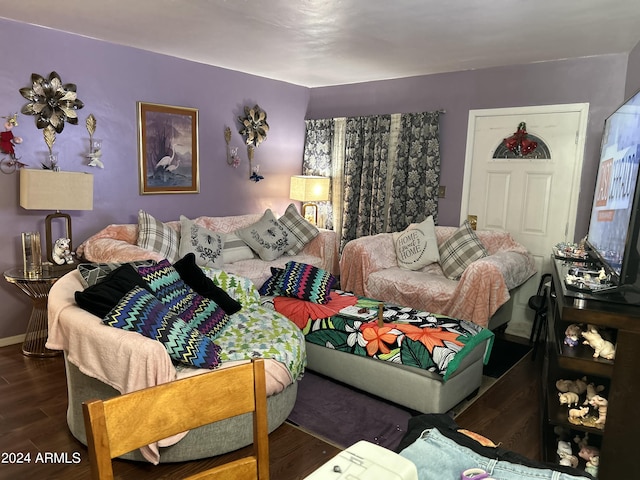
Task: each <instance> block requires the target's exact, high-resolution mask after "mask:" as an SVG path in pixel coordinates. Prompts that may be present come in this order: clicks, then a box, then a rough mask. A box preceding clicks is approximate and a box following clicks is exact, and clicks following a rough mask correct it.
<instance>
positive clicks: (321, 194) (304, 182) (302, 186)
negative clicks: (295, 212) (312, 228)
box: [289, 175, 331, 225]
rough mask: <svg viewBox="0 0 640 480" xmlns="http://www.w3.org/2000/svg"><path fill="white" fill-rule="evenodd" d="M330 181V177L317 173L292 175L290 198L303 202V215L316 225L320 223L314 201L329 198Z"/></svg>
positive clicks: (322, 200)
mask: <svg viewBox="0 0 640 480" xmlns="http://www.w3.org/2000/svg"><path fill="white" fill-rule="evenodd" d="M330 183H331V179H330V178H329V177H320V176H316V175H294V176H293V177H291V188H290V190H289V198H290V199H291V200H298V201H300V202H303V205H302V212H301V213H302V216H303V217H304V218H305V219H306V220H307V221H309V222H311V223H313V224H314V225H317V223H318V206H317V205H316V204H315V203H314V202H326V201H327V200H329V184H330Z"/></svg>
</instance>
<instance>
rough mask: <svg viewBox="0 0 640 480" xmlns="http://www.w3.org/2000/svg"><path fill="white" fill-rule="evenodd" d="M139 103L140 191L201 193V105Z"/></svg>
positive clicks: (151, 192) (147, 192) (143, 192)
mask: <svg viewBox="0 0 640 480" xmlns="http://www.w3.org/2000/svg"><path fill="white" fill-rule="evenodd" d="M137 105H138V165H139V179H140V194H142V195H147V194H158V193H199V191H200V177H199V168H198V160H199V151H198V109H196V108H189V107H175V106H171V105H162V104H158V103H147V102H138V104H137Z"/></svg>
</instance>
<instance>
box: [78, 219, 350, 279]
mask: <svg viewBox="0 0 640 480" xmlns="http://www.w3.org/2000/svg"><path fill="white" fill-rule="evenodd" d="M262 215H263V214H262V213H258V214H248V215H234V216H226V217H205V216H203V217H198V218H195V219H193V220H194V222H195V223H196V224H198V225H201V226H203V227H205V228H207V229H209V230H211V231H214V232H218V233H231V232H233V231H235V230H238V229H239V228H244V227H246V226H248V225H251V224H252V223H254V222H257V221H258V220H260V218H261V217H262ZM165 224H166V225H168V226H170V227H171V228H173V229H175V230H177V231H180V221H175V220H174V221H170V222H165ZM137 238H138V225H137V224H113V225H109V226H107V227H105V228H104V229H102V230H100V231H99V232H98V233H96V234H95V235H93V236H91V237H90V238H88V239H87V240H85V241H84V242H83V243H82V244H81V245H80V246H79V247H78V249H77V254H78V256H79V257H80V258H84V259H86V260H88V261H90V262H130V261H134V260H145V259H152V260H162V258H161V255H160V254H159V253H157V252H153V251H150V250H145V249H144V248H141V247H138V246H137V245H136V240H137ZM337 245H338V243H337V236H336V233H335V232H334V231H332V230H324V229H320V234H319V235H318V236H317V237H316V238H314V239H313V240H311V242H309V243H308V244H307V245H306V246H305V247H304V249H303V250H302V251H301V252H300V253H298V254H297V255H283V256H281V257H280V258H277V259H275V260H273V261H270V262H267V261H264V260H261V259H260V258H259V257H257V256H256V257H255V258H252V259H249V260H240V261H237V262H234V263H226V264H225V265H224V270H225V271H226V272H228V273H233V274H236V275H240V276H242V277H247V278H249V279H251V281H252V282H253V283H254V284H255V285H257V286H258V288H259V287H260V286H261V285H262V284H263V283H264V282H265V281H266V280H267V279H268V278H269V277H270V276H271V267H280V268H281V267H283V266H284V265H285V264H286V263H287V262H289V261H292V260H293V261H296V262H302V263H308V264H310V265H314V266H316V267H319V268H322V269H324V270H327V271H329V272H331V273H333V274H337V273H338V248H337Z"/></svg>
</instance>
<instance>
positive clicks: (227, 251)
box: [222, 232, 256, 263]
mask: <svg viewBox="0 0 640 480" xmlns="http://www.w3.org/2000/svg"><path fill="white" fill-rule="evenodd" d="M255 257H256V254H255V253H253V250H251V249H250V248H249V245H247V244H246V243H245V242H244V240H242V239H241V238H240V237H239V236H238V235H236V233H235V232H232V233H227V235H226V238H225V240H224V247H223V250H222V258H223V259H224V263H234V262H239V261H240V260H251V259H252V258H255Z"/></svg>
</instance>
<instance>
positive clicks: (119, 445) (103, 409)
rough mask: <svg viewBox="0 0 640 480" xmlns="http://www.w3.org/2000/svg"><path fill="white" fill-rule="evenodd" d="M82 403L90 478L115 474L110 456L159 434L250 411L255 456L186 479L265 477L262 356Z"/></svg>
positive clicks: (164, 435)
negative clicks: (108, 397) (242, 362)
mask: <svg viewBox="0 0 640 480" xmlns="http://www.w3.org/2000/svg"><path fill="white" fill-rule="evenodd" d="M82 407H83V414H84V423H85V428H86V431H87V446H88V449H89V459H90V461H91V474H92V478H93V479H94V480H111V479H113V478H114V477H113V466H112V462H111V460H112V459H113V458H116V457H119V456H120V455H123V454H125V453H127V452H130V451H132V450H135V449H137V448H140V447H142V446H145V445H148V444H150V443H153V442H157V441H158V440H161V439H163V438H167V437H170V436H172V435H175V434H178V433H181V432H184V431H187V430H191V429H193V428H196V427H199V426H202V425H207V424H209V423H212V422H216V421H218V420H223V419H225V418H230V417H234V416H237V415H241V414H244V413H250V412H253V454H252V455H250V456H247V457H244V458H241V459H238V460H236V461H233V462H229V463H226V464H223V465H219V466H216V467H214V468H212V469H209V470H207V471H206V472H202V473H199V474H196V475H193V476H190V477H188V478H189V480H196V479H198V480H201V479H225V480H240V479H242V480H246V479H257V480H268V479H269V443H268V442H269V438H268V427H267V396H266V383H265V372H264V360H262V359H255V360H253V361H252V362H251V363H248V364H243V365H239V366H235V367H230V368H225V369H221V370H213V371H211V372H207V373H203V374H201V375H195V376H193V377H188V378H184V379H181V380H176V381H174V382H170V383H165V384H162V385H157V386H154V387H150V388H146V389H143V390H138V391H135V392H131V393H128V394H125V395H120V396H117V397H113V398H110V399H108V400H92V401H87V402H84V403H83V405H82Z"/></svg>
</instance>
